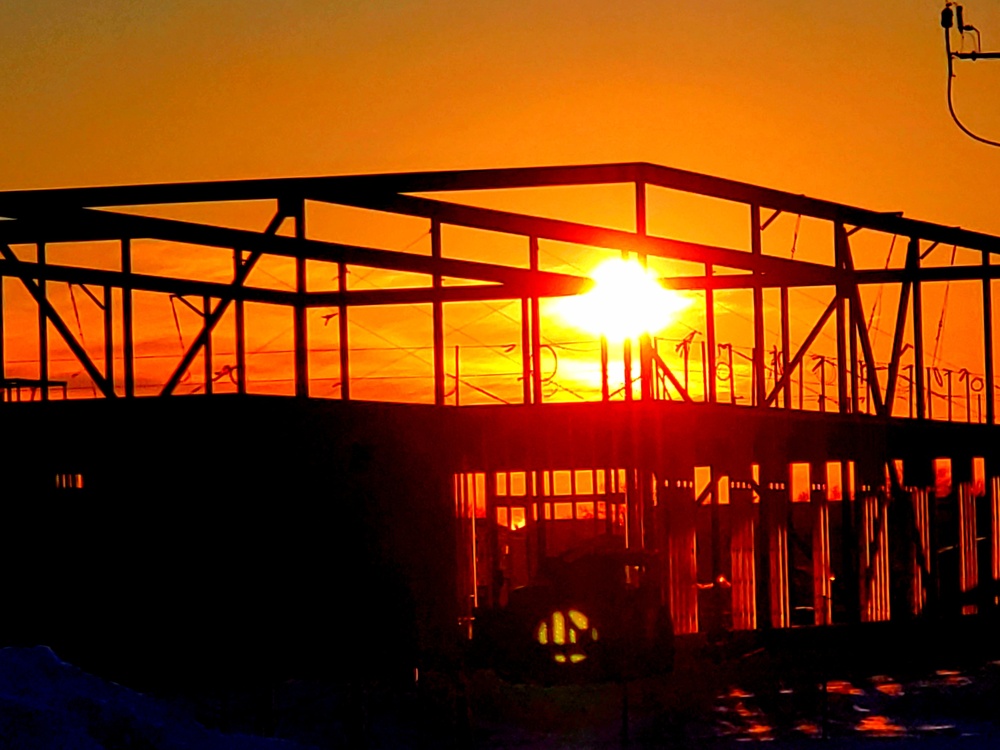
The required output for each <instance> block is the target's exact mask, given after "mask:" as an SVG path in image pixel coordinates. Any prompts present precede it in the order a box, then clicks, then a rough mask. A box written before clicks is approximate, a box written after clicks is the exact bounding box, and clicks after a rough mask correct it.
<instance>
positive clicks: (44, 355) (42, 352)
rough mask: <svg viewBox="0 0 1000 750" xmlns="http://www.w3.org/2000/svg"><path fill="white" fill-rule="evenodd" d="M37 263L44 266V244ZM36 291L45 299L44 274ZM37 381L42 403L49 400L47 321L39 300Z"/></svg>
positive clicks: (39, 251)
mask: <svg viewBox="0 0 1000 750" xmlns="http://www.w3.org/2000/svg"><path fill="white" fill-rule="evenodd" d="M36 247H37V251H38V256H37V262H38V265H39V267H42V268H44V266H45V243H44V242H39V243H38V244H37V245H36ZM38 291H39V293H40V295H41V299H42V300H44V299H45V293H46V282H45V275H44V272H43V273H42V275H41V277H40V278H39V279H38ZM38 379H39V380H41V381H42V383H41V385H42V401H48V400H49V319H48V317H46V315H45V308H44V307H43V306H42V303H41V300H40V301H39V303H38Z"/></svg>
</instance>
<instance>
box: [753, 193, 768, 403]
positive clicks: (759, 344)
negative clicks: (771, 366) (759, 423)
mask: <svg viewBox="0 0 1000 750" xmlns="http://www.w3.org/2000/svg"><path fill="white" fill-rule="evenodd" d="M750 251H751V253H752V254H753V256H754V257H755V258H757V259H760V258H761V257H762V256H763V249H762V247H761V237H760V206H758V205H757V204H756V203H754V204H752V205H751V206H750ZM753 276H754V284H753V382H754V393H753V403H754V406H763V405H764V402H765V401H766V400H767V383H766V382H765V380H764V378H765V371H764V370H765V368H764V350H765V348H766V347H767V342H766V341H765V340H764V287H763V286H762V285H761V278H760V272H759V271H758V270H757V269H754V272H753Z"/></svg>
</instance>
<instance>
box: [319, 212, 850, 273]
mask: <svg viewBox="0 0 1000 750" xmlns="http://www.w3.org/2000/svg"><path fill="white" fill-rule="evenodd" d="M314 197H315V198H316V199H317V200H323V199H324V197H323V196H314ZM338 198H339V200H337V201H331V202H336V203H338V204H341V205H349V206H354V207H355V208H367V209H372V210H376V211H385V212H388V213H394V214H402V215H405V216H416V217H420V218H425V219H437V220H438V221H441V222H443V223H447V224H453V225H455V226H461V227H468V228H470V229H482V230H486V231H491V232H501V233H506V234H520V235H528V236H532V237H538V238H540V239H547V240H555V241H558V242H569V243H573V244H578V245H587V246H590V247H602V248H606V249H610V250H621V251H623V252H634V253H639V254H642V255H654V256H657V257H662V258H672V259H674V260H685V261H692V262H695V263H705V262H710V263H712V264H713V265H716V266H720V267H725V268H734V269H740V270H744V271H758V272H760V273H769V274H780V273H782V272H787V273H789V274H793V275H794V278H803V279H810V278H811V279H814V280H820V279H822V280H823V281H824V283H826V284H829V283H831V281H830V279H831V278H835V277H836V276H837V274H838V273H839V272H838V270H837V269H836V268H832V267H830V266H824V265H822V264H819V263H810V262H806V261H794V260H787V259H784V258H775V257H772V256H768V255H759V256H754V255H752V254H751V253H748V252H745V251H743V250H733V249H729V248H721V247H714V246H712V245H705V244H701V243H697V242H685V241H681V240H673V239H668V238H664V237H650V236H640V235H638V234H635V233H633V232H625V231H622V230H619V229H607V228H604V227H595V226H591V225H589V224H580V223H578V222H572V221H562V220H559V219H544V218H540V217H537V216H525V215H523V214H516V213H511V212H508V211H497V210H494V209H489V208H476V207H473V206H465V205H460V204H458V203H448V202H446V201H441V200H434V199H431V198H419V197H416V196H411V195H359V196H354V197H351V196H338Z"/></svg>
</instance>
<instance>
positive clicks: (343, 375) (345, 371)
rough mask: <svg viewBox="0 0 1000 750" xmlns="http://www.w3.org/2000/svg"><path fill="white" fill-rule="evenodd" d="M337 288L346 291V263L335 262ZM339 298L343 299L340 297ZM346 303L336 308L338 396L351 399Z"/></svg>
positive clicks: (349, 343)
mask: <svg viewBox="0 0 1000 750" xmlns="http://www.w3.org/2000/svg"><path fill="white" fill-rule="evenodd" d="M337 289H339V290H340V291H341V292H346V291H347V264H346V263H338V264H337ZM341 299H344V298H343V297H341ZM347 333H348V331H347V303H346V302H341V303H340V306H339V307H338V308H337V339H338V342H339V343H338V347H339V353H340V398H341V400H342V401H350V400H351V342H350V339H349V337H348V335H347Z"/></svg>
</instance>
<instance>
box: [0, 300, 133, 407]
mask: <svg viewBox="0 0 1000 750" xmlns="http://www.w3.org/2000/svg"><path fill="white" fill-rule="evenodd" d="M111 301H112V290H111V287H110V286H105V287H104V377H105V378H106V379H107V381H108V387H109V388H110V389H111V390H112V391H113V390H114V389H115V333H114V331H115V325H114V324H115V317H114V306H113V305H112V302H111ZM0 304H2V303H0ZM0 318H2V311H0ZM0 325H2V324H0Z"/></svg>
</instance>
